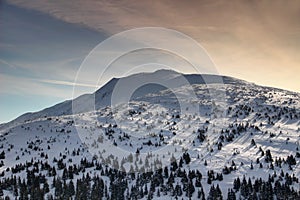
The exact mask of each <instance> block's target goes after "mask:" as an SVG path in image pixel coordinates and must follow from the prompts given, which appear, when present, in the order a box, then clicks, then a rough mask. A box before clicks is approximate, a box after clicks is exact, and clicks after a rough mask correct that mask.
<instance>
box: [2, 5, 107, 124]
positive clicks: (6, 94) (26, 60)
mask: <svg viewBox="0 0 300 200" xmlns="http://www.w3.org/2000/svg"><path fill="white" fill-rule="evenodd" d="M0 27H1V28H0V84H1V86H0V88H1V90H0V97H1V98H0V122H6V121H9V120H11V119H13V118H15V117H16V116H18V115H20V114H23V113H25V112H29V111H37V110H40V109H43V108H45V107H48V106H50V105H53V104H55V103H58V102H60V101H63V100H66V99H71V98H72V85H69V86H68V85H63V84H58V83H55V82H54V81H56V80H62V81H65V82H70V83H72V82H73V81H74V77H75V74H76V72H77V70H78V68H79V66H80V64H81V62H82V60H83V58H84V57H85V56H86V54H87V53H88V52H89V51H90V50H91V49H92V48H94V46H95V45H96V44H98V43H99V42H100V41H102V40H103V39H104V38H106V37H107V36H106V35H105V34H104V33H101V32H97V31H93V30H91V29H89V28H87V27H82V26H78V25H76V24H71V23H67V22H64V21H61V20H57V19H55V18H53V17H51V16H49V15H46V14H43V13H41V12H38V11H32V10H28V9H24V8H20V7H17V6H14V5H9V4H7V3H1V7H0ZM52 80H53V82H51V81H52Z"/></svg>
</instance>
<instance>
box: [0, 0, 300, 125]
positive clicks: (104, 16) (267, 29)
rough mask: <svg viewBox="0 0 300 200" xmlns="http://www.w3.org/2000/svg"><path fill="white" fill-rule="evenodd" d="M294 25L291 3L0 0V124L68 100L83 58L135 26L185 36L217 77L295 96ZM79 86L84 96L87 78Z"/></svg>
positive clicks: (297, 44)
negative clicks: (210, 63)
mask: <svg viewBox="0 0 300 200" xmlns="http://www.w3.org/2000/svg"><path fill="white" fill-rule="evenodd" d="M299 19H300V1H297V0H290V1H276V0H269V1H267V0H264V1H260V0H257V1H256V0H253V1H248V0H244V1H243V0H236V1H235V0H232V1H223V0H215V1H211V0H200V1H198V0H197V1H180V0H172V1H171V0H165V1H140V0H134V1H132V0H131V1H128V0H124V1H107V0H99V1H96V0H73V1H47V0H31V1H25V0H7V1H3V0H2V1H0V123H1V122H7V121H9V120H12V119H14V118H15V117H17V116H18V115H20V114H23V113H25V112H28V111H31V112H32V111H37V110H40V109H43V108H46V107H49V106H51V105H54V104H55V103H58V102H61V101H63V100H66V99H71V98H72V89H73V82H74V78H75V77H76V73H77V71H78V69H79V67H80V65H81V63H82V62H83V60H84V58H85V57H86V56H87V55H88V53H89V52H90V51H91V50H92V49H93V48H94V47H95V46H96V45H97V44H99V43H100V42H101V41H103V40H105V39H107V38H109V37H110V36H112V35H114V34H118V33H120V32H122V31H126V30H129V29H132V28H139V27H165V28H169V29H174V30H177V31H180V32H182V33H184V34H186V35H188V36H190V37H191V38H193V39H195V40H196V41H197V42H198V43H200V44H201V45H202V46H203V47H204V49H205V50H206V51H207V52H208V54H209V55H210V57H211V59H212V60H213V61H214V63H215V64H216V69H217V71H218V73H219V74H223V75H228V76H233V77H236V78H240V79H244V80H247V81H250V82H255V83H257V84H260V85H266V86H272V87H278V88H283V89H287V90H291V91H296V92H300V78H299V74H300V66H299V63H300V56H299V50H300V22H299ZM117 71H118V70H116V71H115V72H117ZM180 71H182V72H186V68H184V67H181V69H180ZM113 73H114V72H112V73H111V74H110V76H111V77H112V76H114V74H113ZM81 84H82V86H83V90H82V91H83V92H84V91H85V90H84V88H88V86H89V82H88V78H87V79H86V81H83V82H82V83H81Z"/></svg>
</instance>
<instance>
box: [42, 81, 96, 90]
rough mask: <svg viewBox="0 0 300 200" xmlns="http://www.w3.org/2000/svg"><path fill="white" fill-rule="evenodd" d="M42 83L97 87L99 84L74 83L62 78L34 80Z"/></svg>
mask: <svg viewBox="0 0 300 200" xmlns="http://www.w3.org/2000/svg"><path fill="white" fill-rule="evenodd" d="M36 81H40V82H43V83H50V84H55V85H65V86H80V87H90V88H94V89H95V88H99V87H100V85H92V84H88V83H76V82H70V81H62V80H49V79H43V80H36Z"/></svg>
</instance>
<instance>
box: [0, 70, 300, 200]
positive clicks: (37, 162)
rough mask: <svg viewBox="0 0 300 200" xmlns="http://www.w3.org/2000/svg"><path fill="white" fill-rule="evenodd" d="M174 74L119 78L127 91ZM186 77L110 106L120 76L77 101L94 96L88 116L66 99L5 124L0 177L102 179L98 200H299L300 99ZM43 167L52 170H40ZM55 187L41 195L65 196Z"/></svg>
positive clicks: (169, 78) (244, 84)
mask: <svg viewBox="0 0 300 200" xmlns="http://www.w3.org/2000/svg"><path fill="white" fill-rule="evenodd" d="M180 76H181V75H180V74H178V73H176V72H172V71H166V70H160V71H157V72H154V73H143V74H136V75H131V76H129V77H124V78H121V79H123V81H124V82H123V83H128V85H131V84H132V83H135V81H136V80H137V79H141V80H164V81H166V82H168V81H171V83H173V82H172V81H174V80H175V82H176V83H178V82H179V80H180ZM184 77H185V78H186V79H187V80H188V82H189V84H188V85H184V84H178V85H176V88H173V90H170V89H168V88H166V87H162V86H157V84H149V85H146V86H143V87H140V88H139V89H138V91H136V93H134V96H133V97H132V99H131V101H130V102H129V104H128V105H127V104H118V105H116V106H114V107H111V106H110V98H111V94H112V92H113V90H114V86H115V85H116V84H117V83H118V81H120V79H112V80H111V81H110V82H108V83H107V84H106V85H105V86H103V87H102V88H101V89H99V90H98V91H96V92H95V94H90V95H84V96H81V97H78V98H77V100H75V101H77V103H79V104H81V102H87V101H89V99H90V98H91V96H93V95H95V97H96V109H95V110H94V111H93V110H85V109H86V107H84V109H83V110H82V112H79V113H76V114H72V112H71V111H72V110H71V108H72V102H71V101H67V102H64V103H62V104H58V105H56V106H54V107H51V108H48V109H45V110H43V111H41V112H38V113H34V114H27V115H25V116H22V117H20V118H19V119H16V120H15V121H14V122H12V124H14V125H13V126H11V127H8V125H4V126H3V127H2V128H1V129H0V134H1V136H0V147H1V149H2V150H3V152H4V154H5V158H3V156H2V158H0V160H1V162H2V164H1V165H0V166H1V168H0V172H2V174H1V175H2V176H3V177H2V178H1V181H3V182H5V181H4V180H5V179H4V178H9V177H11V175H12V174H14V175H16V176H17V177H21V179H26V180H28V177H31V176H29V175H28V173H29V172H30V171H32V172H33V173H34V174H35V176H39V174H40V173H41V174H44V175H45V178H46V180H47V182H49V183H51V182H53V181H54V180H56V179H60V178H61V179H62V180H65V181H66V185H68V184H70V182H71V180H72V181H73V182H74V184H75V183H77V184H79V185H77V186H76V187H75V189H76V190H79V189H80V184H81V182H80V181H79V180H81V181H87V182H88V183H89V184H90V185H91V187H96V186H97V185H96V180H97V178H96V177H97V176H100V179H101V180H103V181H104V182H105V184H104V186H103V187H102V189H101V191H102V193H103V194H102V195H103V196H101V197H103V198H104V197H105V198H108V199H109V198H111V199H123V198H125V197H126V198H129V199H135V198H138V199H149V198H150V199H151V198H154V199H157V198H161V199H171V198H174V199H175V198H176V197H177V198H178V197H180V198H187V199H188V198H189V197H191V198H192V199H197V198H200V199H201V198H202V197H203V194H205V196H206V197H211V198H212V199H217V195H218V194H219V191H220V192H221V193H222V195H223V199H226V198H227V197H228V199H230V196H233V195H234V196H235V197H236V198H241V199H248V198H250V197H251V195H252V197H251V198H253V196H254V195H255V196H256V197H257V198H258V199H264V198H263V197H264V196H266V195H270V194H269V193H268V192H270V191H271V190H277V191H280V192H277V193H274V194H273V193H272V195H273V197H274V198H275V197H276V198H277V199H280V198H283V199H286V198H294V199H297V198H299V183H298V177H300V167H299V165H300V160H299V159H300V154H299V136H300V133H299V131H300V129H299V127H300V100H299V99H300V98H299V97H300V95H299V94H298V93H293V92H288V91H284V90H280V89H275V88H268V87H262V86H257V85H255V84H250V83H247V82H244V81H241V80H238V79H234V78H229V77H220V76H214V75H204V76H202V77H201V76H200V75H184ZM220 80H222V81H221V82H220ZM209 81H210V82H209ZM146 82H147V81H146ZM153 82H154V83H155V81H153ZM205 82H206V83H207V82H209V84H205ZM121 83H122V81H121ZM223 83H224V84H223ZM190 86H191V87H192V88H193V91H194V93H195V97H193V96H191V95H190V93H189V91H188V88H189V87H190ZM176 94H181V96H180V97H182V98H183V99H178V96H176ZM220 98H222V99H220ZM93 99H94V97H93ZM218 100H219V101H218ZM183 105H184V107H182V106H183ZM24 120H25V121H24ZM1 149H0V153H1ZM31 159H33V160H31ZM85 159H86V160H85ZM45 162H47V165H50V166H51V167H49V168H47V167H46V168H45V166H44V165H45ZM25 163H27V164H25ZM30 163H31V165H30ZM22 165H24V166H23V167H20V166H22ZM42 166H44V167H42ZM53 168H54V169H56V170H55V171H56V172H55V173H56V174H55V175H53ZM74 168H76V169H78V170H77V171H76V170H75V172H74ZM8 169H9V170H8ZM16 169H18V170H16ZM25 169H26V170H25ZM37 169H38V170H37ZM50 169H51V170H50ZM108 169H110V170H108ZM160 169H162V171H161V170H160ZM114 170H115V171H114ZM70 171H71V172H72V176H71V175H70V176H67V175H66V173H68V174H70V173H71V172H70ZM88 174H89V175H88ZM113 174H115V175H113ZM171 174H172V175H171ZM200 175H201V176H200ZM83 176H92V177H94V178H95V179H93V180H86V179H85V177H83ZM171 176H173V178H170V177H171ZM26 177H27V178H26ZM54 177H55V178H54ZM244 177H245V178H244ZM238 178H239V179H240V184H237V182H238ZM260 178H261V180H259V179H260ZM243 179H245V181H246V183H244V182H245V181H244V180H243ZM157 180H160V181H158V182H157ZM249 180H250V182H252V183H249ZM78 181H79V182H78ZM100 182H101V181H100ZM5 183H7V181H6V182H5ZM200 183H201V184H200ZM255 184H257V185H255ZM4 185H5V184H4ZM15 185H16V186H14V187H13V188H10V187H4V188H3V190H4V193H5V195H9V196H10V197H13V196H14V195H13V191H14V190H16V188H17V190H18V192H19V193H20V192H21V189H20V185H18V184H17V183H16V184H15ZM75 185H76V184H75ZM217 185H218V186H217ZM29 186H30V185H29ZM29 186H28V187H29ZM250 186H251V187H250ZM283 186H284V187H283ZM105 188H106V190H107V191H106V193H105V191H104V190H105ZM176 188H177V189H176ZM216 188H219V189H216ZM232 188H234V189H233V190H231V189H232ZM251 188H252V189H251ZM253 188H254V189H253ZM228 189H230V190H228ZM91 190H92V189H91ZM145 190H147V192H146V191H145ZM58 191H59V186H56V185H55V184H54V185H53V186H51V187H50V191H49V192H47V193H46V192H45V193H44V194H43V195H44V197H46V196H47V195H49V196H51V195H52V196H56V198H59V197H61V198H63V199H66V196H64V195H66V194H60V193H59V192H58ZM87 191H89V189H86V190H84V192H85V195H87V194H86V192H87ZM117 191H119V192H117ZM180 191H181V192H180ZM228 191H229V192H228ZM231 191H232V192H231ZM77 192H78V191H77ZM90 192H91V191H90ZM58 193H59V194H58ZM0 194H1V193H0ZM29 195H30V194H29ZM61 195H62V196H61ZM78 195H79V194H78ZM88 195H91V194H88ZM94 195H96V194H94ZM297 195H298V196H297ZM71 196H73V197H76V195H75V194H74V195H71ZM92 196H93V195H91V198H92ZM85 198H87V197H85ZM89 198H90V197H88V199H89ZM232 198H233V197H232ZM270 198H271V197H270Z"/></svg>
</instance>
